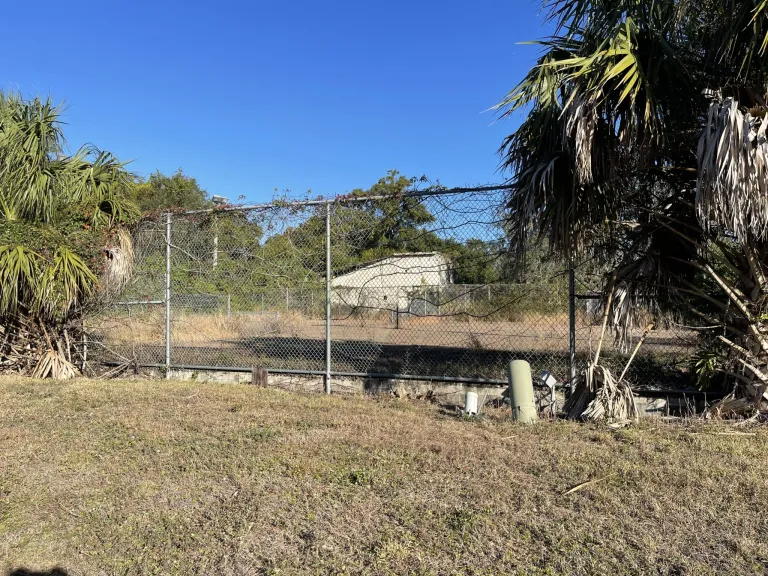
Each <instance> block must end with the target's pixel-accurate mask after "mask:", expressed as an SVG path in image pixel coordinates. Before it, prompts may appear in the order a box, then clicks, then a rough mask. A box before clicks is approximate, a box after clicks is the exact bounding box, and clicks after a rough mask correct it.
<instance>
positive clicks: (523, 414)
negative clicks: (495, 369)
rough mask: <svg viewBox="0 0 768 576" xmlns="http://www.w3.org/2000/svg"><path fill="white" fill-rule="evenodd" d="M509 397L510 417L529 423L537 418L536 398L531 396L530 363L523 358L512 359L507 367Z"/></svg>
mask: <svg viewBox="0 0 768 576" xmlns="http://www.w3.org/2000/svg"><path fill="white" fill-rule="evenodd" d="M507 376H508V378H509V399H510V401H511V403H512V419H513V420H517V421H518V422H525V423H526V424H530V423H533V422H536V421H537V420H538V419H539V415H538V413H537V412H536V400H535V399H534V397H533V378H532V377H531V365H530V364H528V362H526V361H525V360H512V362H510V363H509V366H508V367H507Z"/></svg>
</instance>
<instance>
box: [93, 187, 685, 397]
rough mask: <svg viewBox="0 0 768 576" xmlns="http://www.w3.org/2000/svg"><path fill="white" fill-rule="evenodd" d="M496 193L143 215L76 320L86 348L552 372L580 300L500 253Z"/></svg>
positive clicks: (584, 350)
mask: <svg viewBox="0 0 768 576" xmlns="http://www.w3.org/2000/svg"><path fill="white" fill-rule="evenodd" d="M502 194H503V191H502V190H500V189H494V188H488V189H475V190H471V191H455V192H452V191H445V190H442V191H436V192H432V193H414V194H406V195H401V196H392V197H376V198H370V197H354V196H353V197H344V198H337V199H334V200H332V201H312V202H276V203H272V204H268V205H262V206H256V207H251V208H245V209H237V210H215V211H203V212H197V213H187V214H171V215H169V216H167V215H163V216H162V217H161V218H158V219H157V220H149V221H145V222H143V223H142V224H141V225H140V226H139V227H138V228H137V230H136V232H135V234H134V245H135V268H134V274H133V278H132V280H131V282H130V283H129V284H128V285H127V286H126V288H125V289H124V290H123V292H122V293H121V294H120V295H119V296H118V297H116V298H113V299H112V300H111V301H110V302H109V303H106V304H105V305H104V306H103V308H102V309H101V310H99V311H98V312H97V313H95V314H94V315H93V316H92V317H91V319H90V320H89V337H90V338H91V340H92V344H91V347H92V350H93V354H99V358H101V359H103V360H107V361H110V362H112V363H114V364H120V363H123V364H126V365H127V364H132V365H134V366H141V365H144V366H156V367H168V366H170V367H188V368H194V369H221V370H250V369H252V368H254V367H257V368H263V369H266V370H269V371H272V372H289V373H299V374H316V375H325V376H326V377H329V376H330V377H331V378H334V377H336V378H339V377H348V376H357V377H380V378H417V379H427V380H438V381H439V380H442V381H451V380H459V381H469V382H499V383H501V382H503V381H504V379H505V367H506V364H507V362H508V361H509V360H511V359H516V358H521V359H525V360H528V361H529V362H530V363H531V366H532V368H533V370H534V371H535V372H536V373H539V372H542V371H547V372H549V373H550V374H552V376H553V377H554V378H555V379H556V380H558V381H559V382H561V383H566V382H567V381H568V379H569V368H570V353H571V350H570V349H569V344H570V341H571V339H572V338H574V337H575V340H576V342H577V346H576V348H577V349H576V353H577V354H576V358H577V360H579V361H581V360H583V358H585V357H586V356H587V355H588V348H589V346H590V344H591V342H592V340H593V333H592V326H593V324H594V322H593V321H592V319H591V317H590V311H589V310H588V309H587V308H588V306H587V303H588V302H589V300H577V308H578V309H577V310H576V312H577V313H576V314H575V316H574V318H575V320H574V323H571V322H570V321H569V319H570V316H571V315H570V314H569V312H570V310H569V283H568V273H567V270H565V269H564V268H563V267H562V266H557V265H553V264H552V263H548V262H546V259H545V258H544V257H543V255H533V256H532V257H530V258H528V262H527V263H526V265H525V266H521V264H520V261H519V259H517V258H514V257H513V256H511V255H510V254H509V250H508V249H507V244H506V240H505V226H504V222H505V217H506V215H505V214H504V213H503V211H502V210H501V207H502V206H503V197H502ZM169 219H170V224H169V223H168V222H169ZM590 290H591V291H592V292H594V290H593V289H591V288H590ZM669 338H672V336H671V335H670V336H669ZM659 346H662V347H663V346H664V344H663V343H662V342H660V343H659ZM622 354H623V352H621V351H619V350H617V351H616V358H617V360H616V362H617V363H619V361H620V359H621V355H622ZM660 358H661V357H660ZM665 358H666V357H665ZM668 360H669V359H668V358H667V359H666V360H665V359H664V358H661V360H659V361H660V362H662V363H664V362H667V361H668ZM646 364H647V363H646ZM641 365H643V364H642V362H640V363H638V366H641ZM675 370H677V368H675ZM672 371H673V370H672V369H671V368H670V373H672ZM678 372H680V371H679V370H678ZM637 377H638V378H643V375H642V374H641V373H640V372H638V373H637Z"/></svg>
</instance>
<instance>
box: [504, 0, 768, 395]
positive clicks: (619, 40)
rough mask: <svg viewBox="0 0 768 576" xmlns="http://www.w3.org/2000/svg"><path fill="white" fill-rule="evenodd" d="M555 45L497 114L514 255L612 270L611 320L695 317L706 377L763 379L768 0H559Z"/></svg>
mask: <svg viewBox="0 0 768 576" xmlns="http://www.w3.org/2000/svg"><path fill="white" fill-rule="evenodd" d="M545 7H546V9H547V10H548V19H549V20H550V22H552V23H553V24H554V26H555V33H554V35H553V36H551V37H549V38H546V39H544V40H543V41H541V42H540V44H541V46H542V47H543V54H542V55H541V57H540V58H539V60H538V63H537V65H536V66H534V67H533V68H532V69H531V70H530V71H529V72H528V74H527V76H526V77H525V78H524V79H523V80H522V81H521V82H520V83H519V84H518V85H517V86H516V87H515V88H514V89H513V90H512V91H511V92H510V93H509V94H508V95H507V96H506V97H505V98H504V99H503V100H502V101H501V102H500V104H499V105H498V108H499V110H501V112H502V115H503V116H505V117H508V116H511V115H512V114H514V113H516V112H522V113H523V114H524V120H523V122H522V124H521V125H520V127H519V128H518V129H517V130H516V131H515V132H514V133H513V134H511V135H510V136H508V137H507V138H506V139H505V140H504V142H503V144H502V146H501V149H500V152H501V154H502V158H503V160H502V166H503V167H504V168H505V169H507V170H509V171H510V172H511V184H512V186H513V187H512V190H511V192H510V196H509V203H508V211H509V214H508V217H509V229H510V240H511V243H512V246H513V247H518V248H519V247H521V246H524V245H525V244H526V243H528V242H529V241H531V239H532V237H531V231H533V234H534V235H538V236H539V237H545V238H547V240H548V242H549V246H550V247H551V248H552V249H553V250H554V251H555V252H557V253H559V254H562V255H565V256H574V257H579V256H582V255H585V254H588V253H594V252H595V251H597V250H598V249H599V253H600V256H601V257H602V258H603V259H604V260H605V261H607V262H612V263H613V264H614V265H613V266H612V272H611V275H612V274H613V273H614V272H615V274H616V279H617V290H616V299H615V302H616V303H615V305H614V307H613V312H612V315H611V318H612V323H613V325H614V328H616V329H617V331H618V333H619V334H620V335H626V333H627V330H628V329H629V328H630V327H631V326H632V323H633V317H634V315H633V313H634V312H635V311H636V310H637V309H638V308H639V307H640V306H644V307H647V308H650V309H652V310H653V311H655V312H656V313H657V314H660V315H662V314H663V315H665V317H669V316H670V315H673V316H675V317H678V318H680V317H686V319H687V321H689V322H692V321H694V320H695V321H697V322H699V323H700V327H701V333H702V339H701V352H700V354H699V362H698V363H697V366H696V368H697V372H698V375H699V377H700V378H701V379H702V380H707V379H712V378H714V379H719V380H720V381H721V382H726V381H727V382H728V383H729V385H733V387H734V394H735V395H736V396H738V397H740V398H743V399H746V400H741V401H740V402H737V403H736V404H732V405H735V406H740V407H744V406H746V405H747V404H748V403H752V404H751V405H752V406H759V404H760V403H761V402H762V399H763V394H764V393H765V390H766V386H767V385H768V376H766V374H768V324H767V323H766V318H768V316H766V309H765V305H766V301H768V300H767V299H766V289H767V288H768V284H767V283H766V266H767V265H768V236H767V233H768V180H766V178H767V177H768V172H766V171H767V170H768V142H767V141H766V137H765V134H766V126H768V115H767V114H768V104H766V93H765V91H766V80H768V55H767V54H766V48H767V47H768V2H766V1H765V0H729V1H727V2H721V1H713V0H687V1H683V0H656V1H655V2H638V1H637V0H611V1H603V0H550V1H547V2H545Z"/></svg>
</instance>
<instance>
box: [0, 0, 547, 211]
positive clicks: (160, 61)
mask: <svg viewBox="0 0 768 576" xmlns="http://www.w3.org/2000/svg"><path fill="white" fill-rule="evenodd" d="M11 4H12V5H11V6H6V7H5V9H4V14H3V16H4V19H5V21H6V23H11V22H16V23H18V25H16V26H6V27H5V28H4V34H3V35H4V38H3V40H4V42H5V45H6V46H13V47H15V48H14V50H12V51H11V54H12V55H11V56H9V57H7V58H6V59H5V66H4V67H3V68H2V70H3V77H0V83H1V84H2V87H3V88H4V89H16V90H19V91H21V92H22V93H23V94H25V95H27V96H35V95H43V96H45V95H51V96H53V97H54V98H55V99H56V100H57V101H61V100H64V101H66V103H67V105H68V109H67V113H66V116H65V121H66V122H67V123H68V127H67V130H66V133H67V137H68V140H69V143H70V145H72V146H74V147H77V146H79V145H80V144H83V143H86V142H90V143H93V144H96V145H97V146H99V147H100V148H103V149H107V150H109V151H111V152H114V153H115V154H117V155H118V156H119V157H120V158H121V159H124V160H133V162H132V164H131V169H132V170H133V171H135V172H137V173H139V174H143V175H146V174H148V173H150V172H153V171H154V170H155V169H159V170H161V171H162V172H166V173H170V172H172V171H174V170H176V169H177V168H183V170H184V171H185V172H186V173H188V174H190V175H193V176H195V177H196V178H197V179H198V181H199V182H200V183H201V185H202V186H203V187H205V188H206V189H207V190H208V191H209V192H210V193H211V194H220V195H223V196H227V197H229V198H230V200H232V201H236V199H237V198H238V196H240V195H243V196H245V197H246V199H247V200H248V201H259V200H265V199H268V198H270V197H271V196H272V195H273V191H274V189H275V188H278V189H280V190H283V189H289V190H291V193H292V195H298V196H301V195H304V194H306V192H307V190H310V189H311V190H312V194H313V195H318V194H322V195H332V194H335V193H344V192H346V191H349V190H352V189H354V188H357V187H363V188H365V187H368V186H369V185H371V184H373V183H374V182H375V181H376V180H377V179H378V178H379V177H380V176H383V175H384V174H385V173H386V171H387V170H388V169H390V168H396V169H398V170H400V171H401V172H403V173H405V174H407V175H409V176H414V175H418V176H420V175H422V174H426V175H427V176H429V177H430V178H432V179H439V180H440V182H441V183H443V184H445V185H448V186H458V185H467V184H468V185H472V184H478V183H488V182H499V181H501V180H502V176H501V175H500V174H498V173H497V172H496V168H497V165H498V157H497V155H496V149H497V148H498V146H499V144H500V142H501V140H502V138H503V137H504V136H505V135H506V134H508V133H509V132H510V131H512V130H513V129H514V127H515V126H516V123H517V122H516V121H503V122H496V123H494V120H495V116H494V114H493V113H492V112H483V111H484V110H486V109H487V108H489V107H490V106H492V105H493V104H494V103H496V102H497V101H498V100H499V98H501V97H502V96H503V95H504V94H505V93H506V92H507V91H508V90H509V89H510V88H511V87H512V86H513V85H514V84H515V83H516V82H517V81H518V80H519V79H520V78H521V77H522V76H523V74H524V73H525V71H526V70H527V69H528V68H529V67H530V65H531V63H532V62H533V60H534V59H535V57H536V54H537V51H538V50H537V48H536V47H532V46H519V45H517V44H516V43H517V42H520V41H524V40H531V39H535V38H538V37H540V36H541V35H542V34H543V32H542V29H541V25H542V18H541V15H540V10H539V4H538V2H536V1H535V0H476V1H475V2H467V1H463V2H459V1H454V0H442V1H440V2H438V1H434V0H429V1H426V0H411V1H409V2H406V1H401V0H391V1H387V2H384V1H368V2H366V1H360V0H358V1H356V2H349V1H346V0H344V1H328V2H311V1H308V0H305V1H295V2H288V1H285V0H282V1H278V0H269V1H254V2H230V1H225V0H220V1H218V2H210V1H209V2H200V1H197V0H192V1H188V2H181V1H166V0H153V1H146V0H132V1H130V2H128V1H122V2H104V1H103V0H102V1H100V2H82V1H78V0H73V1H71V2H61V1H56V2H48V1H41V2H37V3H35V11H34V12H35V14H34V15H31V14H30V13H29V7H28V6H26V5H25V3H23V2H13V3H11Z"/></svg>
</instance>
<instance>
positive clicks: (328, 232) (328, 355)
mask: <svg viewBox="0 0 768 576" xmlns="http://www.w3.org/2000/svg"><path fill="white" fill-rule="evenodd" d="M325 393H326V394H330V393H331V202H330V200H329V201H328V202H326V204H325Z"/></svg>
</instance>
